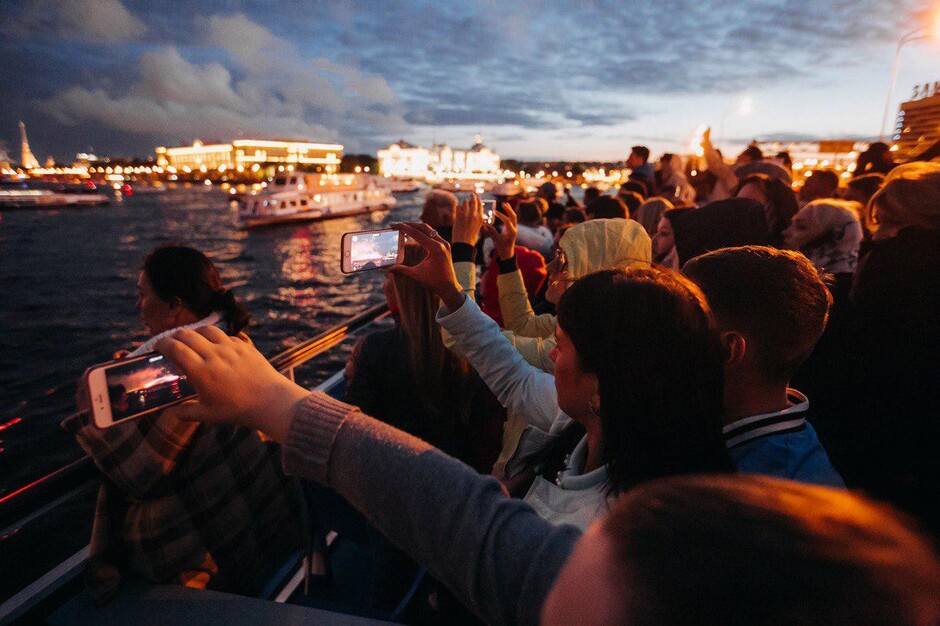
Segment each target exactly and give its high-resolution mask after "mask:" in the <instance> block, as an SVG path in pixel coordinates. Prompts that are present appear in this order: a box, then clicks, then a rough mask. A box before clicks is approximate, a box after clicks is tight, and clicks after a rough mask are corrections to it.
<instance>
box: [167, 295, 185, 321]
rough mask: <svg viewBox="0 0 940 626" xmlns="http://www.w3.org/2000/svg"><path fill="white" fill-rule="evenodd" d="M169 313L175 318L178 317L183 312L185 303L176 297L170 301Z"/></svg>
mask: <svg viewBox="0 0 940 626" xmlns="http://www.w3.org/2000/svg"><path fill="white" fill-rule="evenodd" d="M169 312H170V315H171V316H173V317H177V316H179V314H180V313H182V312H183V301H182V300H181V299H180V298H179V297H178V296H174V297H173V299H172V300H170V303H169Z"/></svg>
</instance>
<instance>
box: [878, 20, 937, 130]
mask: <svg viewBox="0 0 940 626" xmlns="http://www.w3.org/2000/svg"><path fill="white" fill-rule="evenodd" d="M938 27H940V20H938V22H937V24H936V25H935V26H934V31H937V32H934V33H928V32H925V31H926V30H927V27H926V26H921V27H920V28H918V29H915V30H912V31H911V32H909V33H907V34H906V35H904V36H903V37H901V38H900V39H899V40H898V47H897V49H896V50H895V51H894V63H893V64H892V65H891V80H890V82H889V83H888V100H887V101H886V102H885V114H884V117H882V118H881V135H879V137H878V140H879V141H884V140H885V129H886V128H887V127H888V113H890V112H891V95H892V94H893V93H894V83H895V81H896V80H897V78H898V59H899V58H900V57H901V48H903V47H904V44H906V43H909V42H911V41H917V40H919V39H927V38H929V37H931V35H934V36H936V35H937V33H938V32H940V28H938Z"/></svg>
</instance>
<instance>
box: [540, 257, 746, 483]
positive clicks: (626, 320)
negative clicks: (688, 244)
mask: <svg viewBox="0 0 940 626" xmlns="http://www.w3.org/2000/svg"><path fill="white" fill-rule="evenodd" d="M558 325H559V326H560V327H561V329H562V330H563V331H564V332H565V334H566V335H568V337H569V338H570V339H571V342H572V344H574V348H575V350H576V351H577V353H578V361H579V364H580V367H581V369H583V370H585V371H587V372H591V373H593V374H595V375H596V376H597V380H598V383H599V392H600V418H601V425H602V430H603V437H604V442H603V447H604V461H605V462H606V463H607V471H608V474H609V477H610V485H609V489H610V492H611V493H612V494H615V493H620V492H623V491H626V490H628V489H630V488H631V487H633V486H634V485H636V484H639V483H641V482H644V481H646V480H650V479H653V478H659V477H664V476H674V475H678V474H700V473H715V472H732V471H734V468H733V465H732V464H731V460H730V458H729V456H728V451H727V450H726V448H725V444H724V439H723V437H722V434H721V426H722V412H723V408H724V407H723V400H722V398H723V384H724V379H723V353H722V348H721V343H720V340H719V337H718V333H717V331H716V329H715V323H714V320H713V318H712V315H711V312H710V311H709V308H708V304H707V303H706V301H705V296H704V295H703V294H702V292H701V290H699V288H698V287H696V286H695V285H694V284H693V283H692V282H691V281H690V280H689V279H687V278H685V277H684V276H682V275H681V274H679V273H678V272H675V271H672V270H668V269H665V268H658V267H653V268H649V269H628V270H603V271H600V272H595V273H594V274H590V275H588V276H586V277H584V278H582V279H581V280H579V281H577V282H575V283H574V284H573V285H572V286H571V287H570V288H568V290H567V291H565V293H564V295H563V296H562V298H561V300H560V301H559V303H558Z"/></svg>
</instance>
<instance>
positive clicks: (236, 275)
mask: <svg viewBox="0 0 940 626" xmlns="http://www.w3.org/2000/svg"><path fill="white" fill-rule="evenodd" d="M421 200H422V197H421V196H411V197H408V196H405V197H403V198H400V204H399V208H398V209H397V210H395V211H392V212H384V213H373V214H370V215H361V216H355V217H349V218H343V219H337V220H329V221H325V222H316V223H311V224H306V225H302V226H296V225H294V226H283V227H276V228H271V229H266V230H259V231H240V230H238V228H237V227H238V222H237V215H236V212H235V211H233V210H232V209H231V207H230V204H229V198H228V197H227V196H226V195H225V194H223V193H221V192H218V191H217V190H216V191H213V190H207V189H205V188H203V187H193V188H190V189H179V190H176V191H167V192H164V193H159V194H134V195H132V196H128V197H125V198H124V199H123V201H122V202H121V203H120V204H117V203H115V204H112V205H109V206H105V207H98V208H92V209H83V210H82V211H55V212H52V211H37V212H15V213H6V214H4V215H3V221H2V222H0V242H2V245H0V268H3V271H0V424H12V426H8V427H7V428H6V429H4V431H3V437H2V438H3V443H2V444H0V496H2V495H3V494H4V493H7V492H9V491H10V490H11V489H14V488H16V487H18V486H20V485H22V484H25V483H26V482H28V481H30V480H33V479H35V478H37V477H38V476H41V475H43V474H45V473H47V472H49V471H51V470H54V469H56V468H57V467H59V466H61V465H62V464H63V463H65V462H68V461H69V460H71V459H73V458H76V457H77V456H78V455H79V454H80V451H79V450H78V448H77V446H76V445H75V443H74V441H72V439H71V438H70V437H68V436H67V435H66V434H64V433H63V432H62V431H61V430H60V429H59V428H58V423H59V421H60V420H61V419H62V418H63V417H64V416H66V415H67V414H68V413H70V412H71V411H72V410H73V409H74V397H75V382H76V381H77V379H78V378H79V376H80V375H81V373H82V372H83V371H84V370H85V368H87V367H88V366H89V365H92V364H94V363H98V362H101V361H105V360H108V359H109V358H110V357H111V355H112V354H113V353H114V352H115V351H116V350H119V349H125V348H130V347H134V346H136V345H139V343H140V342H141V341H143V340H144V339H145V338H146V335H145V332H144V328H143V325H142V323H141V321H140V317H139V314H138V312H137V311H136V310H135V309H134V302H135V299H136V294H135V291H136V288H135V285H136V281H137V277H138V274H139V272H140V268H141V265H142V264H143V260H144V258H145V257H146V255H147V254H149V253H150V252H151V251H152V250H153V249H154V248H155V247H156V246H158V245H162V244H166V243H182V244H186V245H192V246H195V247H197V248H199V249H201V250H203V251H205V252H206V254H207V255H208V256H209V257H210V258H212V259H213V261H214V262H215V263H216V265H217V267H218V268H219V271H220V273H221V275H222V279H223V282H224V284H225V285H226V286H227V287H229V288H232V289H234V290H235V294H236V297H237V298H238V299H239V300H241V301H242V302H244V303H245V305H246V306H247V307H248V308H249V310H250V311H251V313H252V324H251V326H250V327H249V330H248V332H249V334H250V335H251V337H252V340H253V341H254V342H255V345H257V346H258V348H259V349H260V350H261V351H262V352H263V353H265V354H268V355H273V354H275V353H276V352H279V351H280V350H283V349H284V348H286V347H289V346H291V345H294V344H296V343H297V342H299V341H301V340H303V339H307V338H309V337H310V336H312V335H314V334H316V333H317V332H319V331H321V330H323V329H324V328H326V327H328V326H330V325H332V324H336V323H338V322H340V321H342V320H344V319H346V318H348V317H350V316H352V315H355V314H356V313H358V312H360V311H361V310H362V309H364V308H366V307H368V306H371V305H374V304H378V303H379V302H381V301H382V290H381V281H382V279H383V275H382V274H381V273H380V272H364V273H361V274H354V275H350V276H345V275H343V274H342V273H341V271H340V266H339V259H340V239H341V237H342V235H343V233H345V232H349V231H355V230H367V229H372V228H380V227H382V226H385V225H387V224H388V223H390V222H392V221H402V220H413V219H416V218H417V216H418V214H419V213H420V210H419V205H418V203H419V202H421ZM342 359H343V355H342V354H337V355H334V356H333V357H332V358H331V359H330V360H329V361H324V362H320V363H317V364H314V365H312V366H311V368H310V375H309V378H308V379H306V380H309V381H311V382H316V380H317V379H318V378H319V379H322V378H323V377H325V376H326V375H328V374H330V373H332V370H333V369H335V368H336V367H337V366H341V363H342ZM13 420H19V421H13Z"/></svg>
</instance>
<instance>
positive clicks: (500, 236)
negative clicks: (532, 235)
mask: <svg viewBox="0 0 940 626" xmlns="http://www.w3.org/2000/svg"><path fill="white" fill-rule="evenodd" d="M496 219H498V220H499V221H500V222H502V223H503V229H502V230H501V231H500V230H497V229H496V226H493V225H491V224H485V225H484V226H483V229H484V230H485V231H486V234H487V235H489V236H490V238H491V239H492V240H493V247H494V248H495V250H496V254H498V255H499V258H501V259H502V260H504V261H505V260H506V259H509V258H512V256H513V255H515V253H516V232H517V231H518V227H517V226H516V224H517V222H518V218H517V217H516V212H515V211H513V210H512V207H511V206H509V204H508V203H506V202H504V203H503V206H502V208H501V210H500V211H497V213H496Z"/></svg>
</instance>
